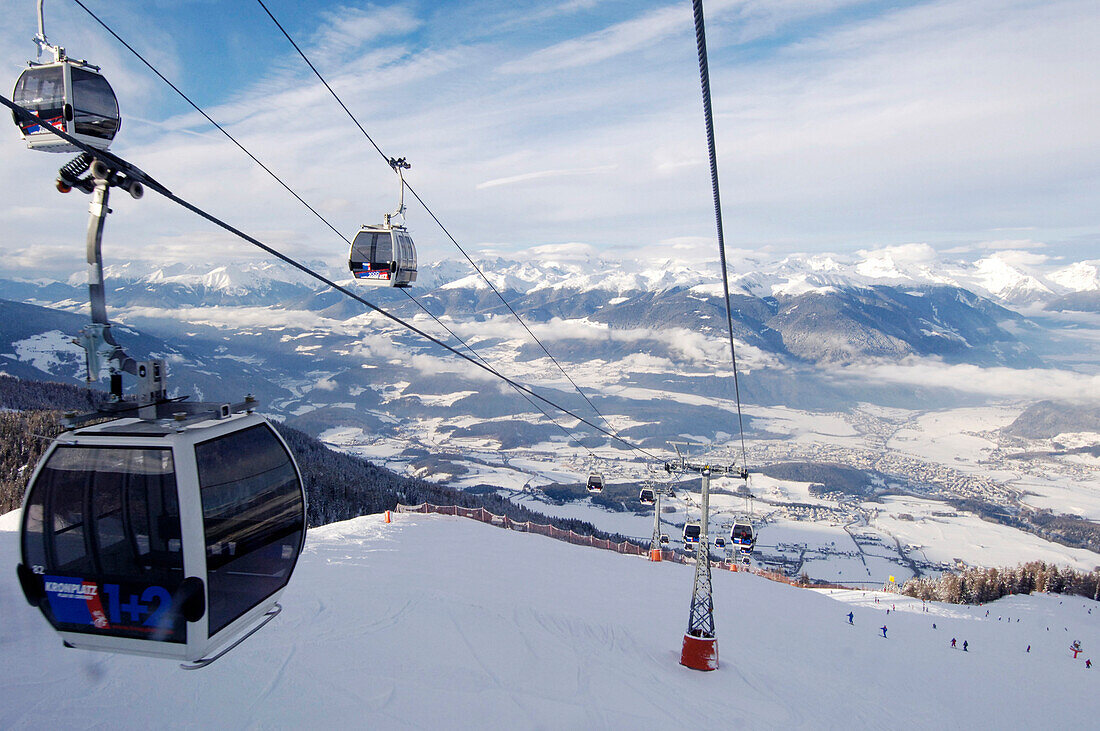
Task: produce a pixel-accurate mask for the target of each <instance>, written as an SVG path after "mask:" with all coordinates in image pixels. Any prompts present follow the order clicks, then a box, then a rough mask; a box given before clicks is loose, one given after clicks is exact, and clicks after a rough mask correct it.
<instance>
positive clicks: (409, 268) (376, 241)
mask: <svg viewBox="0 0 1100 731" xmlns="http://www.w3.org/2000/svg"><path fill="white" fill-rule="evenodd" d="M348 268H349V269H350V270H351V273H352V276H354V277H355V278H356V279H357V280H359V281H361V282H363V283H365V284H373V285H375V286H380V287H408V286H410V285H411V284H412V283H413V282H415V281H416V247H415V246H414V245H413V240H412V237H411V236H409V232H408V229H406V228H405V227H404V226H393V225H386V224H382V225H379V226H363V227H362V228H360V229H359V233H357V234H355V238H354V239H353V240H352V242H351V250H350V251H349V253H348Z"/></svg>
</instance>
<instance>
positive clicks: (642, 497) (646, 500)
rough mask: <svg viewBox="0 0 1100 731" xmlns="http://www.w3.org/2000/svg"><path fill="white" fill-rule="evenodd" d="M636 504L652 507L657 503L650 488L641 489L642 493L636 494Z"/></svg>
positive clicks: (655, 496) (654, 494)
mask: <svg viewBox="0 0 1100 731" xmlns="http://www.w3.org/2000/svg"><path fill="white" fill-rule="evenodd" d="M638 502H640V503H641V504H642V505H652V504H653V503H655V502H657V495H656V493H654V492H653V490H652V489H651V488H648V487H643V488H642V491H641V492H639V493H638Z"/></svg>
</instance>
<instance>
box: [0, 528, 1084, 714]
mask: <svg viewBox="0 0 1100 731" xmlns="http://www.w3.org/2000/svg"><path fill="white" fill-rule="evenodd" d="M11 523H12V521H11V519H10V518H9V519H5V520H4V521H2V522H0V525H3V526H7V527H10V526H11ZM16 549H17V534H16V533H13V532H0V557H2V558H0V564H2V565H3V566H7V567H9V570H7V571H4V572H2V574H0V615H2V616H3V622H0V670H2V673H0V698H3V703H0V727H2V728H5V729H7V728H55V727H66V728H89V727H111V728H141V727H172V728H181V727H186V728H243V727H260V728H269V727H271V728H305V727H310V728H336V727H354V728H431V729H442V728H486V727H493V728H569V729H582V728H583V729H590V728H617V729H621V728H654V727H659V726H660V727H669V728H685V727H687V728H691V727H707V728H789V727H804V728H840V727H846V728H851V727H855V728H868V727H895V726H905V727H910V728H934V727H937V728H938V727H979V728H993V727H1003V728H1021V727H1033V728H1089V727H1093V725H1094V720H1095V718H1096V717H1097V713H1098V712H1100V696H1098V694H1097V693H1096V692H1095V688H1096V683H1097V682H1100V678H1098V676H1100V668H1097V669H1093V670H1086V669H1085V667H1084V661H1085V659H1086V658H1087V657H1090V656H1091V655H1090V653H1092V652H1096V653H1097V655H1096V658H1095V659H1097V660H1100V604H1097V603H1094V602H1091V601H1088V600H1084V599H1080V598H1074V597H1057V596H1033V597H1016V598H1009V599H1005V600H1002V601H999V602H995V603H993V604H990V605H987V606H986V607H981V608H978V607H958V606H953V605H937V604H931V605H929V611H928V612H924V611H922V605H921V603H920V602H919V601H913V600H901V599H899V598H898V597H896V596H894V595H888V594H880V593H871V592H867V593H864V592H843V593H836V594H832V595H831V594H829V593H827V592H819V591H812V590H805V589H795V588H791V587H788V586H785V585H781V584H776V583H773V582H770V581H767V580H765V579H762V578H759V577H754V576H748V575H745V574H731V573H728V572H716V573H715V576H714V600H715V615H716V623H717V628H718V637H719V653H720V662H721V666H720V668H719V669H718V670H717V671H716V672H713V673H700V672H697V671H691V670H687V669H685V668H683V667H681V666H680V665H679V664H678V660H679V651H680V643H681V637H682V633H683V630H684V626H685V623H686V621H687V611H688V602H689V597H690V592H691V582H692V569H691V567H688V566H680V565H675V564H670V563H661V564H651V563H649V562H647V561H644V560H642V559H639V558H635V557H627V556H621V555H618V554H614V553H611V552H607V551H601V550H596V549H589V548H583V547H579V546H571V545H568V544H565V543H560V542H557V541H553V540H551V539H549V538H544V537H542V536H536V535H525V534H521V533H514V532H510V531H506V530H501V529H499V528H494V527H492V526H488V525H484V524H480V523H476V522H473V521H469V520H465V519H461V518H446V517H440V516H421V515H416V516H403V515H402V516H396V519H395V522H394V523H393V524H391V525H386V524H384V523H383V522H382V521H381V519H380V517H378V516H368V517H364V518H359V519H356V520H353V521H349V522H346V523H339V524H335V525H331V526H326V527H324V528H320V529H317V530H314V531H311V533H310V536H309V539H308V542H307V548H306V551H305V553H304V554H303V556H302V559H301V562H300V563H299V566H298V569H297V572H296V573H295V576H294V579H293V581H292V582H291V584H290V586H289V588H288V590H287V592H286V594H285V595H284V598H283V605H284V607H285V610H284V611H283V613H282V615H280V616H279V617H278V618H277V619H276V620H275V621H274V622H272V623H271V624H270V625H269V626H268V627H267V628H265V629H264V630H262V631H261V632H260V633H258V634H257V635H256V636H254V637H252V638H251V639H249V640H248V641H246V642H245V643H244V644H243V645H242V646H241V647H239V648H237V649H236V650H234V651H233V652H232V653H231V654H229V655H228V656H227V657H225V658H224V659H222V660H220V661H219V662H217V663H215V664H214V665H213V666H211V667H209V668H207V669H205V670H201V671H196V672H187V671H183V670H180V669H178V668H177V666H176V665H175V664H174V663H172V662H169V661H164V660H149V659H143V658H136V657H128V656H120V655H103V654H93V653H89V652H84V651H77V650H66V649H64V648H62V646H61V643H60V640H58V638H57V637H56V636H55V635H54V634H53V633H52V631H51V630H49V629H48V627H47V625H46V623H45V621H44V620H43V619H42V618H41V617H40V616H39V615H38V612H37V611H35V610H33V609H31V608H29V607H28V606H27V605H26V603H25V602H24V601H23V599H22V596H21V594H20V592H19V588H18V585H17V582H16V579H15V572H14V571H13V570H10V567H12V566H14V564H15V562H16V553H17V550H16ZM875 597H879V598H880V602H879V603H877V604H876V603H875ZM891 607H893V608H894V610H895V611H891V613H890V614H889V616H887V615H886V609H888V608H891ZM1089 608H1092V609H1093V611H1092V613H1091V614H1090V613H1089V611H1088V610H1089ZM987 609H988V610H989V615H990V616H989V617H988V618H986V617H985V612H986V610H987ZM849 611H852V612H853V613H854V615H855V624H854V625H853V626H849V625H848V623H847V616H846V615H847V613H848V612H849ZM933 622H935V623H936V625H937V629H933V628H932V624H933ZM883 624H885V625H886V626H887V628H888V639H883V638H882V636H881V630H880V629H879V628H880V627H881V626H882V625H883ZM952 637H955V638H957V639H958V644H959V645H960V647H961V645H962V642H963V640H966V641H967V642H968V643H969V651H968V652H965V653H964V652H962V650H961V649H957V650H952V649H951V647H950V640H951V638H952ZM1073 640H1079V641H1080V642H1081V644H1082V645H1083V647H1084V648H1085V653H1084V654H1083V655H1082V656H1081V657H1080V658H1079V659H1078V660H1076V661H1074V660H1073V659H1072V655H1071V653H1070V651H1069V644H1070V643H1071V642H1072V641H1073ZM1028 645H1031V652H1030V653H1028V652H1025V648H1026V647H1027V646H1028Z"/></svg>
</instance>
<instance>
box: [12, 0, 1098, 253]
mask: <svg viewBox="0 0 1100 731" xmlns="http://www.w3.org/2000/svg"><path fill="white" fill-rule="evenodd" d="M267 2H268V5H269V7H270V8H271V10H272V11H273V12H274V13H275V14H276V15H277V16H278V17H279V18H280V20H281V21H282V22H283V23H284V25H285V26H286V27H287V28H288V30H289V31H290V32H291V33H292V34H293V35H294V36H295V38H296V39H297V40H298V41H299V42H300V43H301V44H302V45H303V46H304V47H306V49H307V51H308V52H309V53H310V55H311V57H312V58H313V60H314V62H315V63H316V64H317V65H318V66H319V67H320V68H321V70H322V72H323V73H325V74H326V76H327V77H328V78H329V80H330V81H331V82H332V83H333V84H334V86H335V87H336V88H337V90H338V91H339V92H340V93H341V95H342V96H343V98H344V100H345V102H347V103H348V105H349V106H350V107H351V108H352V110H353V111H354V112H355V113H356V115H357V116H358V117H359V119H360V121H361V122H362V123H363V125H364V126H365V127H366V128H367V130H368V131H369V132H371V134H372V135H373V136H374V137H375V139H376V141H377V142H378V143H379V144H380V145H381V146H382V148H383V149H384V150H385V151H386V152H387V153H388V154H391V155H394V156H406V157H408V158H409V159H410V161H411V162H412V164H413V169H412V170H411V171H410V173H409V179H410V180H411V181H412V183H413V184H414V185H415V186H416V187H417V189H418V190H419V191H420V192H421V194H422V195H424V196H425V197H426V199H427V200H428V201H429V203H430V204H431V205H432V206H433V207H434V208H435V210H436V212H437V214H438V215H440V217H441V218H442V219H443V220H444V222H446V223H447V224H448V226H449V227H450V228H451V229H452V232H453V233H454V234H455V235H456V236H457V237H458V238H459V239H460V240H461V241H462V242H463V243H464V244H469V245H470V246H471V247H473V248H476V249H479V250H484V251H489V250H497V251H504V252H508V251H521V250H524V249H527V248H530V247H534V246H538V245H544V244H564V243H573V242H579V243H583V244H588V245H590V246H591V247H593V249H594V250H596V251H605V252H608V253H609V254H613V255H616V256H628V255H630V254H631V252H633V251H636V250H642V249H645V250H647V251H653V250H654V249H655V248H659V247H660V246H661V245H672V244H679V245H681V249H680V250H681V251H699V252H710V254H709V255H713V250H712V247H713V236H714V226H713V218H712V213H711V209H710V205H711V202H710V191H709V174H708V172H707V168H706V159H705V142H704V139H703V130H702V115H701V104H700V101H699V88H698V77H697V73H698V71H697V67H696V59H695V47H694V35H693V28H692V24H691V12H690V2H688V1H687V0H681V1H678V2H649V1H641V0H630V1H628V0H603V1H601V0H559V1H557V2H555V1H553V0H550V1H546V2H525V1H519V2H509V3H500V2H487V1H486V2H482V1H480V0H476V1H471V2H462V1H455V2H378V3H356V2H347V3H327V2H308V3H301V2H292V1H289V0H267ZM87 4H88V6H89V7H91V8H92V9H93V10H95V12H97V13H98V14H100V15H101V17H102V18H103V19H104V20H105V21H106V22H108V23H109V24H111V25H112V26H113V27H114V28H115V30H116V31H117V32H119V34H120V35H122V36H123V37H124V38H126V39H127V41H129V42H130V43H131V44H133V45H134V46H135V47H137V48H138V49H139V50H140V51H141V52H142V53H143V54H145V55H146V56H147V57H148V58H149V60H150V61H152V62H153V63H154V64H155V65H156V66H157V67H158V68H159V69H160V70H161V71H162V72H163V73H165V74H166V75H167V76H168V77H169V78H171V79H172V80H173V81H174V82H175V83H177V85H179V86H180V87H181V88H182V89H184V90H185V91H186V92H187V93H188V94H190V95H192V96H193V98H194V99H195V100H196V101H197V102H199V103H200V104H201V105H203V106H204V107H205V108H206V109H207V111H208V112H209V113H211V114H212V115H213V116H214V117H215V118H216V119H218V120H219V121H220V122H223V123H224V124H226V125H227V126H228V127H229V129H230V130H231V131H233V133H234V134H235V135H238V136H239V138H240V139H241V141H242V142H243V143H244V144H245V145H246V146H248V147H249V148H250V149H252V150H253V152H254V153H255V154H257V155H258V156H259V157H260V158H261V159H263V160H264V161H265V162H266V163H267V164H268V165H269V166H270V167H272V168H273V169H274V170H276V171H277V172H279V173H280V174H281V175H282V176H284V178H285V180H286V181H287V182H288V184H290V185H291V186H292V187H294V188H295V189H296V190H298V192H299V193H300V194H301V195H302V196H303V197H305V198H306V199H307V200H309V201H310V202H311V203H312V204H313V205H315V206H316V207H317V208H318V209H320V210H321V211H322V212H324V214H325V215H326V216H327V217H329V218H330V220H331V221H332V222H333V223H334V224H335V225H336V226H337V227H338V228H340V229H341V230H345V231H347V232H348V234H349V235H350V234H351V233H352V232H353V231H354V230H355V229H356V228H357V227H358V225H359V224H362V223H371V222H375V221H377V220H379V219H380V217H381V214H382V213H384V212H385V211H387V210H389V209H391V208H392V207H393V205H394V203H395V200H394V198H395V193H396V183H395V180H394V178H393V176H392V174H391V173H390V171H389V169H388V167H386V166H385V165H384V163H383V162H382V161H381V159H380V158H379V157H378V156H377V154H376V153H375V152H374V151H373V150H372V149H371V148H370V147H369V146H368V144H367V143H366V141H365V140H363V139H362V137H361V136H360V135H359V133H358V131H357V130H356V129H355V128H354V127H353V126H352V125H351V123H350V122H349V121H348V120H346V119H345V118H343V117H342V116H341V115H342V112H341V111H340V110H339V108H338V107H337V106H336V105H335V103H334V102H333V101H332V100H331V99H330V98H328V97H327V96H326V95H325V94H324V93H323V90H322V89H320V87H319V86H318V84H317V83H316V82H315V81H314V79H313V78H312V77H311V75H310V73H309V71H308V69H307V68H306V67H305V66H304V64H303V63H302V62H301V61H300V59H298V58H297V56H296V55H295V54H294V52H293V49H291V48H290V47H289V45H287V43H286V41H285V40H284V39H283V38H282V37H281V36H280V35H279V34H278V31H277V29H276V28H275V27H274V26H273V25H272V24H271V22H270V20H268V18H267V17H266V15H264V13H263V11H262V9H261V8H260V7H259V5H258V4H256V3H255V2H253V1H252V0H221V1H218V0H152V1H150V0H144V1H140V0H110V1H109V2H108V1H105V0H87ZM705 7H706V9H707V13H708V35H709V41H710V45H711V73H712V84H713V89H714V97H715V110H716V114H717V118H716V127H717V133H718V150H719V156H720V174H721V178H722V183H723V194H724V199H723V203H724V208H725V213H726V233H727V240H728V242H729V243H730V245H731V246H734V247H740V248H744V249H750V250H765V251H773V252H775V253H777V254H782V253H784V252H796V251H838V252H846V251H854V250H857V249H867V248H874V247H879V246H888V245H895V244H902V243H911V242H927V243H929V244H931V245H932V246H934V247H936V248H938V249H940V250H952V251H963V250H967V249H970V248H973V249H974V250H975V251H977V250H988V249H990V248H996V247H997V246H998V245H1001V244H1003V245H1004V246H1005V247H1006V248H1018V247H1021V246H1025V247H1029V248H1035V249H1039V250H1043V251H1045V252H1048V255H1050V256H1053V257H1057V256H1063V255H1064V256H1069V257H1071V258H1075V259H1081V258H1095V257H1096V255H1097V254H1096V252H1097V249H1098V244H1100V220H1098V217H1100V214H1098V211H1100V205H1097V204H1098V203H1100V193H1098V191H1100V187H1098V184H1100V125H1097V124H1096V121H1097V119H1098V118H1100V78H1098V75H1097V74H1096V69H1097V68H1100V50H1098V45H1097V44H1096V43H1095V38H1097V37H1100V4H1098V3H1096V2H1095V1H1094V0H1088V1H1074V0H1064V1H1063V0H1051V1H1043V2H1038V1H1028V0H939V1H935V2H912V3H899V2H861V1H859V0H822V1H820V2H794V1H793V0H723V1H718V0H713V1H711V2H707V3H706V4H705ZM0 9H2V10H3V12H4V17H5V18H6V19H7V21H6V24H5V32H4V33H3V34H2V36H0V63H2V64H3V65H4V67H5V68H6V69H7V70H8V75H9V76H10V80H11V81H12V82H14V79H15V77H16V76H17V75H18V72H19V68H20V66H21V65H22V64H23V63H24V62H25V60H26V59H27V58H30V57H32V56H33V52H34V46H33V44H32V43H31V42H30V37H31V36H32V35H33V33H34V23H35V19H34V2H33V0H18V2H15V1H13V0H0ZM46 13H47V18H46V29H47V33H48V35H49V36H50V38H51V40H53V41H54V42H56V43H60V44H62V45H64V46H66V47H67V48H68V49H69V51H70V53H71V54H72V55H74V56H77V57H84V58H88V59H89V60H91V61H93V62H94V63H97V64H99V65H101V66H102V67H103V69H104V72H105V73H106V74H107V75H108V77H109V78H110V80H111V82H112V84H113V85H114V86H115V89H116V91H117V92H118V94H119V97H120V103H121V106H122V109H123V114H124V116H125V120H126V121H125V122H124V126H123V129H122V132H121V134H120V137H119V140H118V142H117V144H116V145H115V147H114V148H112V149H114V150H115V151H116V152H118V153H119V154H122V155H123V156H125V157H127V158H128V159H130V160H131V161H133V162H135V163H136V164H138V165H139V166H141V167H142V168H143V169H145V170H147V171H148V172H149V173H150V174H152V175H154V176H155V177H157V178H158V179H159V180H161V181H162V182H164V183H165V184H167V185H168V186H169V187H170V188H172V189H173V190H174V191H175V192H177V193H179V194H181V195H184V196H185V197H187V198H189V199H192V200H193V201H194V202H196V203H197V204H199V205H201V206H203V207H206V208H208V209H210V210H211V211H212V212H214V213H216V214H218V215H221V216H223V217H224V218H226V219H228V220H229V221H230V222H233V223H235V224H237V225H239V226H241V227H242V228H245V229H246V230H248V231H249V232H251V233H255V234H257V235H259V236H261V237H262V238H264V239H265V240H270V241H271V242H272V243H274V244H276V245H278V246H281V247H283V248H286V249H288V250H291V251H293V252H296V254H297V255H299V256H302V257H305V258H313V259H318V258H320V259H325V260H329V261H333V262H335V261H339V260H340V259H341V258H342V257H343V256H344V252H343V251H341V245H340V240H339V239H338V238H337V237H335V235H334V234H333V233H332V232H331V231H329V230H328V229H326V228H324V227H323V225H321V224H320V223H319V222H317V221H316V219H313V218H312V217H311V216H310V214H309V213H308V212H305V211H304V210H302V209H300V207H299V205H298V204H297V203H296V202H295V201H293V199H291V198H290V197H289V196H288V195H287V194H286V193H285V191H283V190H282V189H281V188H279V187H278V186H277V184H275V183H274V182H273V181H271V180H269V179H267V178H266V176H265V174H264V173H262V171H258V170H256V169H255V168H254V167H253V166H252V165H251V164H250V163H249V161H248V160H247V159H246V158H245V157H244V156H243V155H241V154H240V152H239V151H237V150H236V149H235V148H233V147H232V146H231V144H230V143H229V142H228V141H226V140H224V139H223V138H221V137H220V135H218V133H216V132H212V131H211V129H210V128H209V126H208V125H207V124H206V123H205V122H204V121H203V120H201V118H199V117H198V116H197V115H195V114H194V113H193V112H191V111H190V110H189V108H188V107H186V105H185V104H184V103H183V102H182V101H180V100H179V99H178V98H176V97H175V96H174V95H173V93H172V92H171V91H170V90H169V89H168V88H167V87H165V86H164V85H163V84H162V83H161V82H160V81H159V80H157V79H156V78H155V77H153V76H152V75H151V74H150V73H149V72H148V71H147V70H146V69H144V67H142V66H141V65H140V63H139V62H138V61H137V60H136V59H135V58H133V57H132V56H130V55H129V53H128V52H127V51H126V50H125V49H123V48H121V47H120V46H119V45H118V44H117V43H116V42H115V41H114V40H113V39H111V38H110V37H109V36H108V35H107V34H106V32H105V31H103V30H102V29H100V28H99V27H98V26H96V25H95V24H94V23H93V21H91V19H90V18H89V17H87V16H86V15H85V14H84V12H83V11H82V10H81V9H80V8H79V6H77V5H76V4H75V3H73V2H71V0H48V2H47V3H46ZM9 131H10V134H9V135H8V137H7V138H6V142H5V143H4V144H2V145H0V180H2V183H3V185H4V189H5V190H6V191H8V200H7V202H6V203H5V205H4V206H0V223H2V225H3V226H4V230H5V235H4V236H5V243H4V246H5V250H6V251H7V266H8V267H9V268H20V267H23V268H32V269H33V268H35V267H45V266H49V267H55V266H67V264H66V262H67V261H69V260H71V261H73V262H77V263H79V261H80V254H81V253H82V250H81V248H80V243H81V240H82V236H83V225H84V218H85V216H86V210H87V209H86V206H85V205H84V202H83V201H81V200H80V199H79V197H78V196H77V195H76V194H72V195H70V196H69V197H67V198H62V197H60V196H59V195H58V194H57V193H56V192H53V191H52V188H51V187H50V182H51V180H52V176H53V174H54V172H55V171H56V169H57V167H58V166H59V165H60V164H62V163H63V162H64V161H65V160H64V158H62V156H59V155H47V154H43V153H32V152H29V151H26V150H24V149H22V146H21V144H20V143H19V141H18V137H17V135H16V133H15V132H14V128H11V129H10V130H9ZM115 203H116V205H115V210H116V212H118V213H119V214H120V215H118V216H115V217H113V218H112V222H111V228H110V229H109V232H110V233H109V236H111V237H113V240H112V241H111V242H110V247H109V250H108V251H109V253H108V255H109V257H110V255H111V254H115V255H116V256H118V257H132V258H148V259H164V260H177V259H181V258H195V259H200V260H205V259H212V258H218V257H229V256H247V255H249V254H248V250H247V249H244V248H242V247H241V246H239V245H237V244H235V243H232V242H231V241H229V240H228V238H227V237H225V236H224V235H223V234H221V233H219V232H217V231H216V230H213V229H211V228H210V226H209V225H208V224H205V223H203V222H201V221H199V220H196V219H194V218H193V217H191V216H189V215H187V214H184V213H182V212H179V211H175V210H172V208H171V204H168V203H167V202H164V201H163V200H159V199H157V198H156V197H155V196H151V197H149V198H147V199H145V200H143V201H141V202H132V201H129V200H125V201H122V200H120V199H118V198H116V200H115ZM408 224H409V226H410V228H411V229H412V231H413V233H414V236H415V237H416V239H417V242H418V244H419V245H420V248H421V251H422V258H423V257H433V256H444V255H446V256H451V255H453V254H454V252H453V250H452V249H448V248H446V246H445V243H446V242H445V240H444V238H443V236H442V235H441V234H440V232H439V231H438V230H437V229H436V228H435V227H434V224H432V223H431V221H430V220H429V219H428V218H427V216H426V215H425V214H424V212H423V211H422V210H419V209H418V208H417V206H416V205H415V204H413V205H410V210H409V214H408ZM74 244H75V245H74ZM73 268H74V271H75V270H76V269H78V268H79V267H73Z"/></svg>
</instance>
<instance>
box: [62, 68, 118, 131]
mask: <svg viewBox="0 0 1100 731" xmlns="http://www.w3.org/2000/svg"><path fill="white" fill-rule="evenodd" d="M71 73H72V75H73V76H72V81H73V115H74V117H73V124H74V125H75V129H76V133H77V134H81V135H88V136H89V137H99V138H102V139H105V140H110V139H113V138H114V136H115V133H116V132H118V128H119V116H118V101H117V100H116V99H115V95H114V92H113V91H111V87H110V85H108V84H107V80H106V79H104V78H103V77H102V76H100V75H99V74H94V73H92V72H90V71H85V70H84V69H81V68H77V67H75V66H74V67H73V68H72V70H71Z"/></svg>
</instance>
